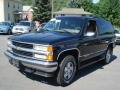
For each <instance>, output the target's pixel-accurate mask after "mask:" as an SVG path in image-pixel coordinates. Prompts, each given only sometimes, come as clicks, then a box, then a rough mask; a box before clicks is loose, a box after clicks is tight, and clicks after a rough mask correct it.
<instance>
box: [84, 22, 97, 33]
mask: <svg viewBox="0 0 120 90" xmlns="http://www.w3.org/2000/svg"><path fill="white" fill-rule="evenodd" d="M89 32H90V33H95V34H96V33H97V26H96V21H94V20H90V21H88V23H87V27H86V30H85V32H84V35H86V33H89Z"/></svg>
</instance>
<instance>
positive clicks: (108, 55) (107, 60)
mask: <svg viewBox="0 0 120 90" xmlns="http://www.w3.org/2000/svg"><path fill="white" fill-rule="evenodd" d="M112 55H113V49H112V48H108V49H107V51H106V54H105V59H104V64H109V63H110V62H111V58H112Z"/></svg>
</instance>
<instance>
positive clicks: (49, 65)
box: [5, 51, 58, 77]
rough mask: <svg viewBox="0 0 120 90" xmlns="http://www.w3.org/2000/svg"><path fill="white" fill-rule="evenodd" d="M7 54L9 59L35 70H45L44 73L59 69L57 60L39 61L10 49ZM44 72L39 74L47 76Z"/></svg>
mask: <svg viewBox="0 0 120 90" xmlns="http://www.w3.org/2000/svg"><path fill="white" fill-rule="evenodd" d="M5 55H6V56H7V57H8V59H9V60H12V61H15V62H19V63H20V64H22V65H23V66H24V67H27V68H31V69H33V70H36V71H40V72H44V73H53V72H55V71H56V70H57V67H58V63H57V62H44V61H37V60H33V59H28V58H23V57H20V56H17V55H14V54H12V53H10V52H8V51H6V52H5ZM44 73H40V74H39V75H41V76H45V75H44ZM45 77H49V75H46V76H45Z"/></svg>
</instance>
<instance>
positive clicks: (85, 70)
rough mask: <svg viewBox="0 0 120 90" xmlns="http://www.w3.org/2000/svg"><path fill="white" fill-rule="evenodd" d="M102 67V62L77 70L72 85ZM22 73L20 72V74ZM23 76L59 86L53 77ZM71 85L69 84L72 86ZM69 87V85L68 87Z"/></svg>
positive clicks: (28, 74) (113, 58) (114, 57)
mask: <svg viewBox="0 0 120 90" xmlns="http://www.w3.org/2000/svg"><path fill="white" fill-rule="evenodd" d="M116 58H117V56H115V55H114V56H113V57H112V60H111V63H112V62H113V61H114V60H115V59H116ZM104 66H105V64H103V62H102V61H100V62H97V63H95V64H92V65H90V66H88V67H86V68H83V69H81V70H79V71H78V72H77V75H76V76H75V78H74V80H73V82H72V83H74V82H75V81H77V80H79V79H80V78H82V77H84V76H87V75H89V74H90V73H92V72H95V71H96V70H98V69H104ZM21 73H22V72H21ZM22 74H24V75H26V77H27V78H29V79H32V80H35V81H38V82H41V83H45V84H48V85H53V86H59V85H57V83H56V82H55V77H53V78H45V77H42V76H39V75H35V74H30V73H22ZM72 83H71V84H72ZM68 86H69V85H68Z"/></svg>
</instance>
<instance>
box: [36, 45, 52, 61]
mask: <svg viewBox="0 0 120 90" xmlns="http://www.w3.org/2000/svg"><path fill="white" fill-rule="evenodd" d="M34 50H36V51H38V52H39V53H35V54H34V57H35V58H38V59H44V60H47V61H53V46H51V45H48V46H43V45H34Z"/></svg>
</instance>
